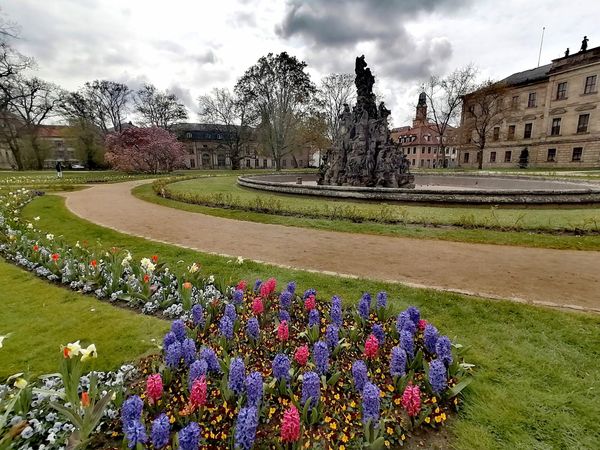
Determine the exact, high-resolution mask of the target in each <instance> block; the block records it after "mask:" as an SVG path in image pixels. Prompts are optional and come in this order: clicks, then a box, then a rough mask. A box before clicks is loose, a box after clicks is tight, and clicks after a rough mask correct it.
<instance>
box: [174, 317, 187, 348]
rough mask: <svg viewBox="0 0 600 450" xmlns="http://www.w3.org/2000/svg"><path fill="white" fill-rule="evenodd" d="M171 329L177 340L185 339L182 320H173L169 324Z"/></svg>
mask: <svg viewBox="0 0 600 450" xmlns="http://www.w3.org/2000/svg"><path fill="white" fill-rule="evenodd" d="M171 331H172V332H173V334H175V337H176V338H177V340H178V341H179V342H183V340H184V339H185V337H186V336H185V323H183V320H180V319H179V320H174V321H173V323H172V324H171Z"/></svg>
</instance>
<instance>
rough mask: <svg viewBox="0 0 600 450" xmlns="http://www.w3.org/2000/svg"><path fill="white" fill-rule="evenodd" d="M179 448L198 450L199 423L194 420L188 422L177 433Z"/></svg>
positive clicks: (182, 449) (181, 449)
mask: <svg viewBox="0 0 600 450" xmlns="http://www.w3.org/2000/svg"><path fill="white" fill-rule="evenodd" d="M177 437H178V440H179V449H180V450H198V446H199V445H200V425H198V424H197V423H196V422H192V423H190V424H189V425H188V426H187V427H185V428H182V429H181V430H180V431H179V433H177Z"/></svg>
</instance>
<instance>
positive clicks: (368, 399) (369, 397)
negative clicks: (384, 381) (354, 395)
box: [362, 381, 381, 426]
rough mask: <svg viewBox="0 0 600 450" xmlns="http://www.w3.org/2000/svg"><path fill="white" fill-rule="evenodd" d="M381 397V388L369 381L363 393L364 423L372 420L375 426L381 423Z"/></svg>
mask: <svg viewBox="0 0 600 450" xmlns="http://www.w3.org/2000/svg"><path fill="white" fill-rule="evenodd" d="M379 395H380V391H379V388H378V387H377V386H375V385H374V384H373V383H371V382H370V381H367V382H366V383H365V388H364V389H363V393H362V412H363V417H362V420H363V423H367V422H368V421H369V420H370V421H371V423H372V424H373V425H375V426H377V422H379V409H380V406H381V405H380V402H379Z"/></svg>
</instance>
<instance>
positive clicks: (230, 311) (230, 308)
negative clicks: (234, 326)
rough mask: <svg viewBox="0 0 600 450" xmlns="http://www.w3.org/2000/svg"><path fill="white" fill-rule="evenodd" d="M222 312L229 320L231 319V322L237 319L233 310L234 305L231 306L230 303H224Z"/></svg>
mask: <svg viewBox="0 0 600 450" xmlns="http://www.w3.org/2000/svg"><path fill="white" fill-rule="evenodd" d="M224 314H225V315H226V316H227V317H229V320H231V323H235V321H236V319H237V312H236V311H235V306H233V305H232V304H231V303H228V304H226V305H225V313H224Z"/></svg>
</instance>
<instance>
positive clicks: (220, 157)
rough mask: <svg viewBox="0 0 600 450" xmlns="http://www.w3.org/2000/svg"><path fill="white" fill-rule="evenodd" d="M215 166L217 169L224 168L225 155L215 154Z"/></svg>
mask: <svg viewBox="0 0 600 450" xmlns="http://www.w3.org/2000/svg"><path fill="white" fill-rule="evenodd" d="M217 165H218V166H219V167H225V153H220V152H219V153H218V154H217Z"/></svg>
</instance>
